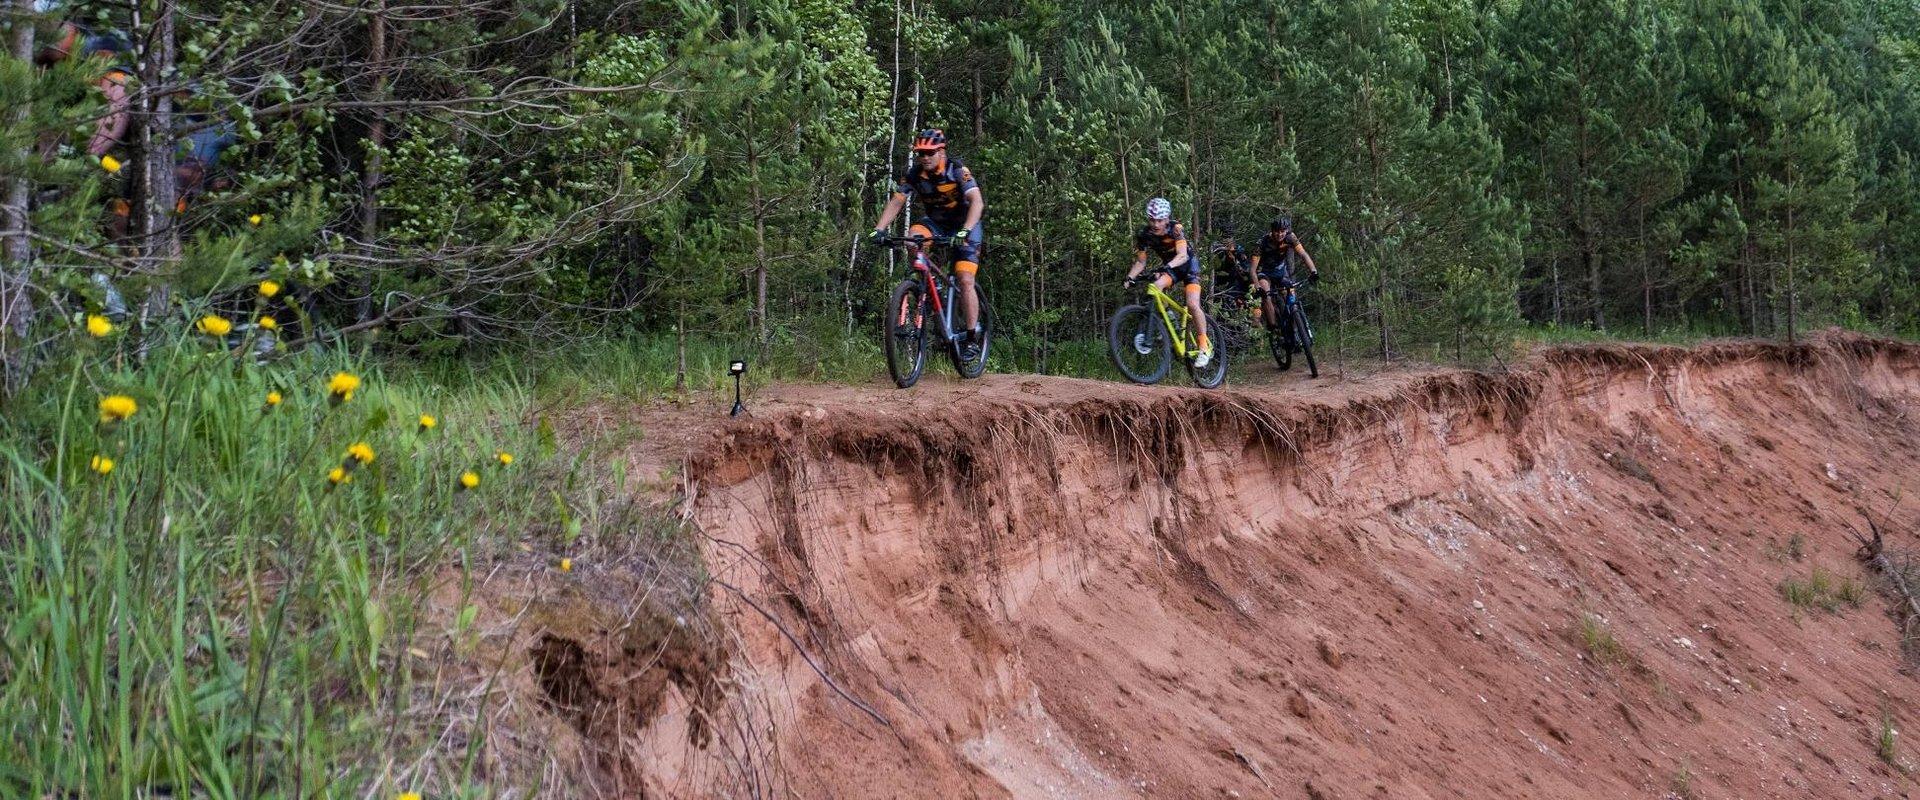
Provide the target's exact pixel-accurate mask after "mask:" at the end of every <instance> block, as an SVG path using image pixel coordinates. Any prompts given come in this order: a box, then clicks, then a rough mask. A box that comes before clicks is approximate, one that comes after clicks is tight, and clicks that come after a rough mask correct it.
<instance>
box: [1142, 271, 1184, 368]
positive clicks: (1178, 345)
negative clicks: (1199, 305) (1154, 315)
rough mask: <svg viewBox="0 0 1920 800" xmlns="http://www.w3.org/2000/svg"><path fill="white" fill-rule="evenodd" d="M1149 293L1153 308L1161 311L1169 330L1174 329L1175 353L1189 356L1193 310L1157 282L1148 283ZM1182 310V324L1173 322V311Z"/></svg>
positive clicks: (1180, 355) (1181, 356)
mask: <svg viewBox="0 0 1920 800" xmlns="http://www.w3.org/2000/svg"><path fill="white" fill-rule="evenodd" d="M1147 295H1148V296H1150V297H1152V298H1153V308H1154V310H1155V311H1158V312H1160V319H1161V320H1163V321H1165V322H1166V323H1167V330H1169V331H1173V332H1174V336H1173V354H1174V355H1176V356H1178V357H1180V358H1186V357H1187V324H1188V323H1190V322H1192V321H1193V312H1192V311H1189V310H1187V304H1186V303H1182V302H1176V301H1175V300H1174V299H1173V295H1170V294H1167V293H1166V292H1165V291H1164V290H1162V289H1161V288H1160V285H1159V284H1157V283H1149V284H1147ZM1174 311H1178V312H1180V324H1179V325H1175V324H1174V323H1173V314H1172V312H1174Z"/></svg>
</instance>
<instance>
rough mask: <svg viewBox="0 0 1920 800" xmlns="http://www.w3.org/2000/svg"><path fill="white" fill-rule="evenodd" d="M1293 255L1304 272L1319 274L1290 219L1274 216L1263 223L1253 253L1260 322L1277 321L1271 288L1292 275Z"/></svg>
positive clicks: (1275, 323) (1267, 324) (1274, 323)
mask: <svg viewBox="0 0 1920 800" xmlns="http://www.w3.org/2000/svg"><path fill="white" fill-rule="evenodd" d="M1296 257H1297V258H1299V259H1300V262H1301V263H1302V264H1304V265H1306V268H1307V274H1308V275H1319V274H1320V268H1319V267H1316V266H1314V265H1313V256H1310V255H1307V248H1306V246H1305V245H1302V244H1301V243H1300V237H1299V236H1298V235H1297V234H1295V233H1294V232H1293V218H1291V217H1288V216H1286V215H1285V214H1282V215H1280V216H1277V217H1274V218H1273V223H1272V224H1270V225H1268V226H1267V235H1265V236H1262V237H1260V246H1259V248H1258V249H1256V250H1255V251H1254V253H1253V274H1254V281H1255V284H1256V285H1257V286H1258V287H1259V289H1260V292H1261V294H1262V295H1263V297H1262V298H1261V301H1260V303H1261V311H1262V314H1261V317H1262V320H1261V322H1262V324H1264V325H1266V326H1267V327H1269V328H1272V327H1273V326H1275V325H1277V324H1279V320H1280V312H1279V310H1278V309H1277V308H1276V307H1275V306H1274V304H1273V287H1274V286H1275V285H1276V284H1278V283H1280V282H1281V281H1283V280H1285V279H1287V278H1288V277H1289V276H1291V275H1292V273H1293V261H1294V259H1295V258H1296Z"/></svg>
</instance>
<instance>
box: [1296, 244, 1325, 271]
mask: <svg viewBox="0 0 1920 800" xmlns="http://www.w3.org/2000/svg"><path fill="white" fill-rule="evenodd" d="M1293 252H1295V253H1298V254H1300V260H1301V261H1305V262H1307V271H1308V272H1319V271H1320V268H1319V267H1316V266H1314V265H1313V256H1310V255H1307V246H1306V245H1304V244H1301V243H1300V242H1298V241H1295V242H1294V243H1293Z"/></svg>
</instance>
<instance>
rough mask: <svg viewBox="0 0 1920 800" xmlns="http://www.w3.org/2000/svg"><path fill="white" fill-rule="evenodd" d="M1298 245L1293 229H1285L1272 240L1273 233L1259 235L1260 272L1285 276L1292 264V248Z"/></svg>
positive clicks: (1298, 240) (1297, 237)
mask: <svg viewBox="0 0 1920 800" xmlns="http://www.w3.org/2000/svg"><path fill="white" fill-rule="evenodd" d="M1299 246H1300V237H1299V236H1296V235H1294V233H1293V231H1287V232H1286V233H1285V234H1283V235H1282V236H1281V237H1280V240H1279V241H1274V238H1273V234H1267V235H1265V236H1262V237H1260V273H1261V274H1262V275H1267V274H1272V275H1280V276H1283V277H1284V276H1285V275H1286V274H1287V273H1288V272H1289V269H1288V268H1289V267H1290V266H1291V265H1292V264H1293V253H1294V248H1297V247H1299Z"/></svg>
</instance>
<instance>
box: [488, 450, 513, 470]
mask: <svg viewBox="0 0 1920 800" xmlns="http://www.w3.org/2000/svg"><path fill="white" fill-rule="evenodd" d="M493 460H495V461H498V462H500V466H503V467H511V466H513V454H512V453H509V452H506V451H504V450H502V451H500V452H498V453H494V454H493Z"/></svg>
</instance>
